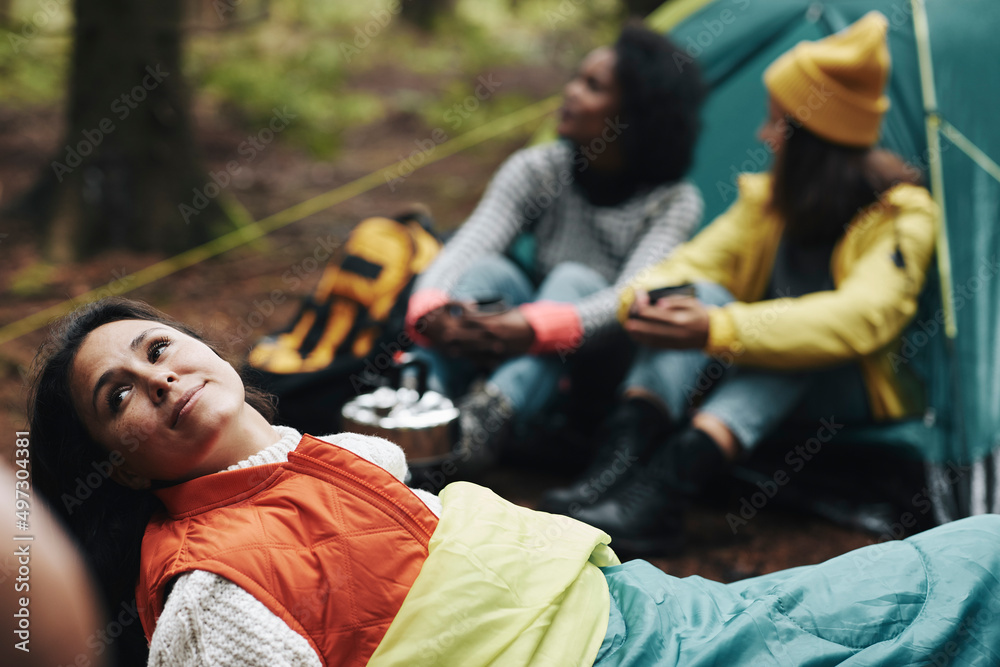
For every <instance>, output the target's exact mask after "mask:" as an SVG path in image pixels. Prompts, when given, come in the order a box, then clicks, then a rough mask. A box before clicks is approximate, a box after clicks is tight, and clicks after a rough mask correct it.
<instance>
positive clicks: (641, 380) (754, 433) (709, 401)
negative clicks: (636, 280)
mask: <svg viewBox="0 0 1000 667" xmlns="http://www.w3.org/2000/svg"><path fill="white" fill-rule="evenodd" d="M696 294H697V297H698V300H699V301H701V302H702V303H704V304H706V305H710V306H722V305H725V304H727V303H730V302H731V301H733V300H734V299H733V296H732V294H730V293H729V291H728V290H726V289H725V288H724V287H722V286H720V285H716V284H714V283H699V284H698V285H697V286H696ZM624 387H625V388H626V389H633V388H638V389H643V390H645V391H648V392H650V393H652V394H654V395H656V396H658V397H659V398H660V399H661V400H662V401H663V403H664V404H665V405H666V407H667V410H668V411H669V412H670V416H671V418H672V419H673V420H675V421H680V420H683V419H684V418H685V417H686V416H687V414H688V413H689V412H691V411H692V410H694V409H695V408H696V407H697V409H698V410H699V411H701V412H705V413H708V414H710V415H712V416H713V417H716V418H717V419H719V420H720V421H722V423H724V424H725V425H726V426H727V427H728V428H729V430H730V431H731V432H732V434H733V435H734V436H736V438H737V440H739V442H740V445H742V447H743V448H744V449H745V450H748V451H749V450H751V449H753V448H754V447H755V446H756V445H757V444H758V443H759V442H760V441H761V440H763V439H764V438H766V437H767V436H768V435H769V434H770V433H772V432H773V431H774V430H775V429H776V428H777V427H778V426H779V425H780V424H781V423H783V422H785V421H786V420H788V419H789V417H790V416H791V415H792V413H793V412H794V413H795V416H794V421H796V422H798V421H802V422H806V423H810V422H811V423H816V422H818V421H819V420H820V419H831V420H836V421H839V422H847V423H856V422H862V421H866V420H868V419H869V418H870V410H869V408H868V400H867V393H866V391H867V390H866V389H865V386H864V383H863V381H862V379H861V374H860V371H859V368H858V366H857V364H846V365H843V366H839V367H836V368H831V369H824V370H815V371H812V370H811V371H772V370H764V369H754V368H745V367H739V366H737V365H733V364H732V363H730V364H728V365H727V364H726V363H724V362H722V361H717V360H713V359H712V358H711V357H709V356H707V355H705V354H704V353H702V352H701V351H700V350H656V349H651V348H641V349H640V350H639V352H638V354H637V356H636V360H635V362H634V363H633V365H632V368H631V369H630V370H629V373H628V376H627V377H626V379H625V384H624ZM698 406H700V407H698Z"/></svg>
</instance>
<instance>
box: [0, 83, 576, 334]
mask: <svg viewBox="0 0 1000 667" xmlns="http://www.w3.org/2000/svg"><path fill="white" fill-rule="evenodd" d="M561 100H562V98H561V96H559V95H553V96H551V97H548V98H546V99H544V100H542V101H540V102H536V103H535V104H532V105H530V106H527V107H524V108H522V109H519V110H518V111H515V112H513V113H511V114H508V115H506V116H504V117H502V118H498V119H497V120H495V121H492V122H490V123H486V124H485V125H482V126H480V127H478V128H476V129H474V130H470V131H469V132H466V133H465V134H463V135H461V136H458V137H455V138H454V139H451V140H449V141H447V142H445V143H443V144H441V145H439V146H437V148H436V149H435V151H434V152H433V153H431V154H428V155H427V156H426V160H425V161H424V162H423V163H422V164H421V165H419V166H413V165H411V168H412V169H413V170H414V171H416V170H417V169H422V168H424V167H426V166H427V165H430V164H433V163H435V162H438V161H439V160H443V159H444V158H446V157H449V156H451V155H454V154H455V153H460V152H461V151H463V150H465V149H467V148H470V147H472V146H475V145H477V144H481V143H484V142H486V141H489V140H490V139H494V138H496V137H498V136H500V135H502V134H505V133H507V132H510V131H512V130H514V129H517V128H519V127H521V126H524V125H527V124H528V123H530V122H532V121H536V120H539V119H541V118H543V117H545V116H547V115H548V114H550V113H552V112H553V111H555V110H556V108H558V106H559V104H560V103H561ZM406 161H407V158H404V159H402V160H399V161H397V162H394V163H393V164H391V165H388V166H386V167H383V168H381V169H378V170H376V171H373V172H371V173H369V174H367V175H365V176H362V177H361V178H358V179H355V180H353V181H351V182H350V183H346V184H344V185H341V186H339V187H337V188H334V189H332V190H329V191H327V192H324V193H322V194H319V195H316V196H315V197H312V198H311V199H307V200H305V201H303V202H300V203H298V204H295V205H294V206H291V207H289V208H286V209H285V210H283V211H279V212H277V213H273V214H272V215H269V216H267V217H266V218H262V219H261V220H258V221H257V222H253V223H251V224H247V225H245V226H241V227H239V228H238V229H235V230H233V231H232V232H229V233H227V234H223V235H222V236H219V237H217V238H215V239H212V240H211V241H208V242H207V243H204V244H202V245H200V246H197V247H195V248H191V249H190V250H186V251H184V252H182V253H179V254H177V255H174V256H173V257H170V258H168V259H165V260H162V261H160V262H157V263H155V264H151V265H149V266H147V267H145V268H142V269H139V270H138V271H136V272H135V273H132V274H129V275H128V276H122V277H118V278H116V279H115V280H114V281H112V282H115V283H118V284H119V287H118V289H117V293H124V292H131V291H132V290H135V289H137V288H139V287H143V286H145V285H148V284H150V283H152V282H155V281H157V280H159V279H161V278H165V277H167V276H169V275H172V274H174V273H177V272H178V271H180V270H182V269H186V268H188V267H190V266H194V265H195V264H199V263H201V262H203V261H205V260H207V259H211V258H212V257H216V256H218V255H221V254H222V253H224V252H227V251H229V250H233V249H235V248H238V247H240V246H243V245H246V244H248V243H251V242H253V241H256V240H257V239H260V238H262V237H264V236H266V235H267V234H270V233H271V232H274V231H276V230H278V229H281V228H283V227H286V226H288V225H290V224H292V223H293V222H298V221H300V220H302V219H304V218H306V217H308V216H310V215H313V214H315V213H319V212H320V211H323V210H325V209H328V208H330V207H332V206H336V205H337V204H340V203H343V202H345V201H347V200H348V199H351V198H353V197H356V196H358V195H360V194H363V193H365V192H368V191H369V190H372V189H374V188H376V187H378V186H379V185H384V184H385V182H386V175H387V174H392V173H398V170H399V168H400V167H401V166H403V165H404V163H406ZM122 284H125V285H127V286H126V287H125V288H124V289H122V288H121V285H122ZM106 287H107V286H106V285H101V286H100V287H95V288H94V289H92V290H90V291H88V292H85V293H83V294H81V295H80V296H78V297H74V298H70V299H66V300H65V301H62V302H60V303H57V304H55V305H53V306H49V307H48V308H45V309H43V310H40V311H38V312H35V313H32V314H31V315H28V316H27V317H24V318H21V319H19V320H15V321H14V322H11V323H10V324H7V325H5V326H3V327H2V328H0V345H4V344H5V343H8V342H10V341H12V340H14V339H16V338H20V337H21V336H24V335H26V334H29V333H31V332H33V331H36V330H38V329H40V328H42V327H44V326H46V325H47V324H48V323H49V322H51V321H52V320H53V319H56V318H58V317H62V316H63V315H66V314H67V313H69V312H71V311H73V310H74V309H76V308H78V307H80V306H82V305H84V304H87V303H90V302H91V301H96V300H97V299H98V298H99V296H100V295H101V293H102V292H104V291H106Z"/></svg>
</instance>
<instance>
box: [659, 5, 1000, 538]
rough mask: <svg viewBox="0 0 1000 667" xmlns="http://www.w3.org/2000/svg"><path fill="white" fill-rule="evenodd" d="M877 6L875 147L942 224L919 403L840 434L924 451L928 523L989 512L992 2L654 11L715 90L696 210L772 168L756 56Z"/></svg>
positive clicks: (999, 266)
mask: <svg viewBox="0 0 1000 667" xmlns="http://www.w3.org/2000/svg"><path fill="white" fill-rule="evenodd" d="M873 9H874V10H879V11H881V12H882V13H883V14H884V15H885V16H886V17H887V18H888V19H889V23H890V29H889V47H890V51H891V55H892V63H893V69H892V75H891V80H890V83H889V88H888V95H889V97H890V98H891V101H892V106H891V108H890V110H889V112H888V113H887V114H886V116H885V119H884V121H883V125H882V140H881V143H882V145H884V146H885V147H886V148H889V149H890V150H892V151H894V152H896V153H898V154H900V155H901V156H903V157H904V158H905V159H907V160H908V161H910V162H911V163H913V164H915V165H917V166H919V167H921V168H922V169H923V170H924V171H925V173H926V174H927V177H928V183H929V184H930V186H931V190H932V192H933V194H934V197H935V198H936V199H937V201H938V202H939V204H941V206H942V210H943V211H944V212H945V225H943V228H942V233H941V235H940V238H939V242H938V258H937V271H936V272H934V273H933V275H932V277H931V278H930V279H929V282H928V287H927V290H925V295H924V299H923V303H922V306H921V312H920V313H919V314H918V316H917V318H916V319H915V321H914V323H913V324H912V325H911V326H910V327H909V329H908V330H907V332H906V334H905V340H906V345H904V347H903V357H905V359H903V360H902V361H903V363H905V364H906V365H908V366H911V367H912V368H913V369H915V370H916V371H917V372H918V373H919V374H920V375H921V376H922V377H923V379H924V381H925V383H926V386H927V388H928V409H927V412H926V414H925V415H924V418H923V419H921V420H912V421H906V422H901V423H894V424H889V425H885V426H881V427H879V428H874V429H866V430H864V432H859V430H857V429H856V430H855V431H854V432H852V433H844V434H842V436H843V440H841V436H838V440H841V441H843V442H846V441H847V440H854V441H857V442H864V443H869V442H870V443H879V444H884V445H887V446H891V447H896V448H901V449H900V450H901V451H902V452H904V453H906V454H908V455H910V456H915V457H917V458H919V459H920V460H922V461H924V462H925V463H926V465H925V470H926V475H927V482H928V493H929V495H930V497H931V498H932V499H933V501H934V504H933V505H934V515H935V516H934V518H935V519H936V520H937V521H938V522H945V521H949V520H952V519H956V518H959V517H961V516H965V515H968V514H979V513H983V512H1000V336H998V335H997V332H998V329H1000V280H998V279H997V276H998V273H1000V224H998V223H1000V166H998V165H997V162H998V161H1000V122H998V121H997V120H996V118H997V111H996V109H994V108H993V104H1000V3H998V2H997V0H960V1H956V0H892V1H890V0H839V1H838V0H829V1H826V2H815V1H812V0H770V1H765V0H714V1H712V0H675V1H674V2H668V3H667V4H665V5H664V6H663V7H661V8H660V10H658V11H657V12H656V13H655V14H654V15H653V16H651V17H650V23H651V24H652V25H653V26H654V27H656V28H658V29H661V30H665V31H666V30H669V31H670V35H671V37H672V38H673V39H674V41H675V42H677V43H678V44H679V45H680V46H682V47H684V49H685V51H686V52H687V53H688V54H689V55H690V56H691V58H692V59H693V60H694V61H696V62H697V63H698V64H699V66H700V67H701V68H702V70H703V73H704V75H705V78H706V80H707V82H708V84H709V86H710V89H711V93H710V97H709V100H708V102H707V105H706V109H705V113H704V132H703V135H702V140H701V142H700V146H699V148H698V152H697V156H696V163H695V167H694V170H693V173H692V179H693V180H694V181H695V182H696V183H697V185H698V186H699V187H700V188H701V190H702V193H703V196H704V198H705V220H706V222H707V221H711V220H712V219H713V218H714V217H715V216H716V215H718V214H719V213H721V212H722V211H723V210H725V209H726V207H727V206H728V205H729V204H730V203H732V201H733V199H734V196H735V192H736V190H735V178H736V175H737V174H738V173H740V172H744V171H763V170H765V169H767V168H768V166H769V164H770V155H769V154H768V152H767V150H766V149H765V148H764V147H763V145H762V144H761V143H760V142H759V141H758V140H757V139H756V129H757V127H758V126H759V125H760V123H761V120H762V119H763V118H764V116H765V113H766V103H767V99H766V92H765V89H764V86H763V83H762V79H761V77H762V74H763V71H764V69H765V68H766V67H767V65H768V64H770V63H771V62H772V61H773V60H774V59H775V58H777V57H778V56H779V55H780V54H781V53H783V52H784V51H786V50H788V49H789V48H791V47H792V46H794V45H795V44H796V43H797V42H799V41H801V40H814V39H819V38H822V37H824V36H826V35H829V34H831V33H833V32H836V31H838V30H840V29H841V28H843V27H845V26H847V25H848V24H850V23H852V22H853V21H855V20H857V19H858V18H860V17H861V16H863V15H864V14H865V13H866V12H868V11H870V10H873ZM685 65H686V63H685V62H683V61H681V60H679V61H678V66H685ZM860 463H862V462H860V461H859V464H860Z"/></svg>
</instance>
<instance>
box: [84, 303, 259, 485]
mask: <svg viewBox="0 0 1000 667" xmlns="http://www.w3.org/2000/svg"><path fill="white" fill-rule="evenodd" d="M69 387H70V393H71V396H72V400H73V406H74V407H75V409H76V411H77V414H78V415H79V416H80V418H81V421H82V422H83V424H84V426H85V427H86V429H87V431H88V432H89V433H90V435H91V436H92V437H93V438H94V439H95V440H96V441H97V442H99V443H100V444H101V445H103V446H104V447H105V448H106V449H107V450H109V451H112V452H118V453H120V454H121V456H122V457H123V458H124V463H123V464H122V466H121V468H122V470H123V471H124V472H125V473H126V474H131V475H133V476H136V477H137V478H140V479H151V480H153V479H155V480H169V481H182V480H187V479H193V478H195V477H198V476H201V475H205V474H209V473H214V472H218V471H219V470H222V469H224V468H225V467H227V466H228V465H230V464H231V463H232V461H226V460H224V458H223V457H224V455H225V451H226V448H227V446H228V445H232V444H234V443H228V442H227V439H233V435H232V434H233V433H235V432H236V429H234V428H232V426H233V425H234V424H237V423H238V420H239V418H240V415H241V413H242V410H243V408H244V406H245V392H244V388H243V381H242V380H241V379H240V376H239V374H238V373H237V372H236V370H235V369H234V368H233V367H232V366H230V365H229V364H228V363H227V362H226V361H225V360H223V359H221V358H220V357H219V356H218V355H217V354H215V352H214V351H212V349H211V348H209V347H208V346H207V345H205V344H204V343H203V342H201V341H200V340H198V339H196V338H192V337H191V336H188V335H187V334H184V333H182V332H180V331H178V330H177V329H174V328H172V327H170V326H167V325H164V324H160V323H159V322H151V321H148V320H122V321H118V322H111V323H109V324H105V325H103V326H100V327H98V328H97V329H95V330H93V331H92V332H90V334H89V335H88V336H87V337H86V338H85V339H84V341H83V343H82V344H81V345H80V349H79V350H78V351H77V353H76V357H75V359H74V361H73V365H72V367H71V368H70V374H69ZM227 435H228V438H227Z"/></svg>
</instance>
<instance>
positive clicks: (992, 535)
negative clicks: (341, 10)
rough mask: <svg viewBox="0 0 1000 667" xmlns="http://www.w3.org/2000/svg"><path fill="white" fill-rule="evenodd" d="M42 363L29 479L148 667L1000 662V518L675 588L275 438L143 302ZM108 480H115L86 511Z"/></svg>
mask: <svg viewBox="0 0 1000 667" xmlns="http://www.w3.org/2000/svg"><path fill="white" fill-rule="evenodd" d="M37 369H38V370H37V371H36V376H35V379H34V384H33V387H32V394H31V405H30V412H31V429H32V446H33V447H34V451H33V452H32V459H33V461H34V465H35V478H36V481H37V483H38V484H39V485H40V486H44V488H45V490H46V491H47V493H48V494H49V496H50V498H52V499H53V501H54V502H53V505H54V506H56V507H59V508H60V509H62V510H63V513H64V515H65V517H64V518H65V519H66V521H67V522H68V524H69V525H70V526H71V527H72V529H73V530H74V532H75V535H76V537H77V539H78V540H79V541H80V542H81V544H82V546H83V548H84V550H85V552H86V553H87V554H88V556H89V557H90V559H91V562H92V565H93V567H94V570H95V573H96V575H97V577H98V579H99V581H100V584H101V585H102V586H103V587H104V589H105V591H106V594H107V596H108V599H110V600H122V599H129V597H130V596H132V595H134V597H135V600H136V601H137V609H138V613H139V616H140V618H141V620H142V626H143V629H144V631H145V635H146V638H147V640H148V642H149V663H150V664H151V665H205V664H212V665H261V666H264V665H267V666H268V667H270V666H272V665H363V664H371V665H461V666H462V667H469V666H473V665H488V664H497V665H517V666H521V665H539V666H545V667H550V666H552V665H591V664H594V665H675V664H678V665H709V664H726V665H749V664H753V665H799V664H805V663H808V664H810V665H833V664H841V663H845V664H863V665H876V664H878V665H888V664H892V665H904V664H934V665H944V664H948V665H986V664H1000V583H998V582H1000V517H998V516H996V515H987V516H979V517H975V518H971V519H966V520H963V521H958V522H955V523H952V524H949V525H946V526H942V527H939V528H936V529H934V530H931V531H928V532H926V533H923V534H920V535H917V536H915V537H912V538H910V539H908V540H905V541H901V542H889V543H885V544H880V545H877V546H871V547H867V548H864V549H860V550H858V551H854V552H851V553H848V554H845V555H843V556H840V557H839V558H835V559H833V560H831V561H828V562H826V563H822V564H820V565H813V566H807V567H800V568H795V569H791V570H786V571H782V572H776V573H773V574H769V575H765V576H762V577H757V578H754V579H749V580H746V581H740V582H737V583H734V584H721V583H716V582H712V581H707V580H705V579H702V578H700V577H688V578H685V579H678V578H676V577H672V576H670V575H668V574H665V573H663V572H662V571H660V570H658V569H657V568H655V567H653V566H652V565H650V564H649V563H646V562H644V561H638V560H636V561H630V562H627V563H625V564H622V563H620V562H619V560H618V558H617V557H616V556H615V554H614V552H613V551H612V548H611V546H609V544H608V542H609V538H608V536H607V535H606V534H605V533H603V532H601V531H600V530H597V529H595V528H592V527H590V526H587V525H585V524H583V523H580V522H577V521H575V520H573V519H571V518H568V517H563V516H555V515H550V514H545V513H542V512H535V511H532V510H528V509H525V508H522V507H517V506H515V505H512V504H510V503H508V502H506V501H505V500H503V499H501V498H499V497H498V496H496V495H495V494H493V493H492V492H490V491H489V490H488V489H485V488H482V487H480V486H476V485H473V484H468V483H461V482H460V483H455V484H452V485H450V486H448V487H446V488H445V489H444V491H443V492H442V493H441V494H440V496H439V497H438V496H434V495H431V494H429V493H426V492H422V491H418V490H413V489H410V488H408V487H407V486H406V485H405V484H404V483H403V482H402V481H401V480H403V478H404V476H405V473H406V462H405V459H404V457H403V453H402V451H401V450H400V449H399V448H398V447H397V446H396V445H394V444H392V443H390V442H387V441H385V440H381V439H379V438H373V437H367V436H359V435H353V434H339V435H330V436H324V437H314V436H311V435H302V434H299V433H297V432H295V431H294V430H293V429H290V428H287V427H281V426H275V425H272V424H270V423H269V422H268V415H269V414H270V412H271V406H270V404H269V403H268V401H267V400H266V397H263V396H261V395H260V394H258V393H256V392H255V391H254V390H252V389H249V388H247V387H245V386H244V383H243V381H242V380H241V378H240V376H239V374H238V373H237V372H236V370H234V368H233V367H232V366H230V365H229V364H228V363H227V362H226V361H224V360H223V359H222V357H221V356H219V354H218V353H217V352H216V350H215V348H213V347H212V346H211V345H210V344H209V343H207V342H206V341H204V340H203V339H202V338H200V337H199V336H198V335H197V334H196V333H195V332H194V331H193V330H192V329H190V328H189V327H187V326H185V325H183V324H181V323H179V322H176V321H174V320H172V319H170V318H169V317H167V316H166V315H164V314H163V313H161V312H159V311H157V310H155V309H153V308H151V307H149V306H147V305H146V304H143V303H141V302H136V301H128V300H125V299H106V300H103V301H101V302H98V303H97V304H93V305H91V306H88V307H85V308H83V309H81V310H78V311H77V312H75V313H73V314H71V315H70V316H68V317H67V318H66V319H65V320H63V322H61V324H60V325H59V327H58V328H57V329H56V331H55V332H54V333H53V334H52V336H51V339H50V341H49V342H48V343H47V344H46V345H45V346H43V350H42V352H41V356H40V358H39V363H38V366H37ZM95 470H97V471H100V470H105V471H110V472H108V474H107V475H106V476H110V479H109V480H106V481H105V483H103V484H100V485H98V486H97V488H96V489H94V490H93V493H92V494H91V495H90V496H89V497H87V498H86V499H80V498H78V497H76V496H74V493H75V491H74V489H75V488H76V486H77V483H78V481H79V480H80V479H81V478H87V475H89V474H91V473H93V472H94V471H95ZM140 544H141V552H140V549H139V547H140ZM116 596H117V597H116Z"/></svg>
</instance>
